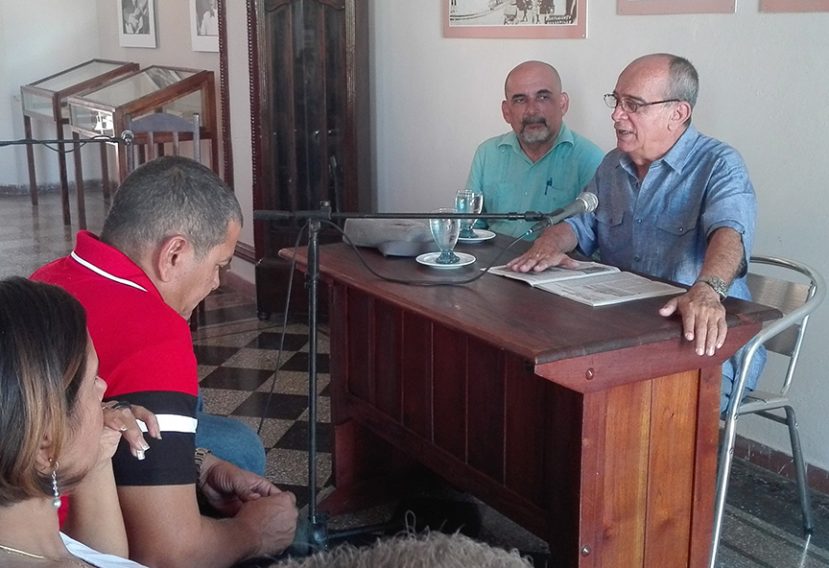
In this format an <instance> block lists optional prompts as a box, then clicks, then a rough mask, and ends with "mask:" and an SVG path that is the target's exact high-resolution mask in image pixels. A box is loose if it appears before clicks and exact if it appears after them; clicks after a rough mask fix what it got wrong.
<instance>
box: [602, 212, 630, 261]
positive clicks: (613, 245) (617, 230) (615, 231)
mask: <svg viewBox="0 0 829 568" xmlns="http://www.w3.org/2000/svg"><path fill="white" fill-rule="evenodd" d="M595 215H596V233H597V234H596V237H597V239H598V240H597V243H601V245H600V247H599V248H600V251H601V255H602V258H608V259H615V258H619V257H618V255H619V254H620V253H623V252H624V251H625V250H628V249H630V234H629V228H626V227H625V223H624V220H625V212H624V210H613V209H611V208H601V207H600V208H599V209H598V210H597V211H596V213H595Z"/></svg>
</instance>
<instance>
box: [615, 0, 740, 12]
mask: <svg viewBox="0 0 829 568" xmlns="http://www.w3.org/2000/svg"><path fill="white" fill-rule="evenodd" d="M735 4H736V0H616V13H617V14H623V15H645V14H733V13H734V10H735Z"/></svg>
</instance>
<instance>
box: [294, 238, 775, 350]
mask: <svg viewBox="0 0 829 568" xmlns="http://www.w3.org/2000/svg"><path fill="white" fill-rule="evenodd" d="M510 242H511V239H508V238H506V237H503V236H500V235H499V236H498V237H496V238H495V239H492V240H490V241H486V242H484V243H480V244H459V245H458V247H457V248H456V250H457V251H461V252H466V253H469V254H473V255H474V256H475V257H476V258H477V260H476V262H475V263H473V264H471V265H469V266H466V267H462V268H458V269H454V270H441V269H434V268H430V267H428V266H423V265H421V264H418V263H417V262H416V261H415V259H414V258H401V257H383V256H382V255H381V254H380V253H379V252H377V251H376V250H375V249H372V248H358V249H357V252H359V255H360V257H362V259H363V260H364V261H365V264H366V265H368V266H369V267H371V268H372V269H373V270H374V271H375V272H377V273H378V274H379V275H381V276H385V277H390V278H394V279H397V280H406V281H408V282H412V283H419V284H421V285H406V284H402V283H396V282H388V281H385V280H383V279H382V278H381V277H378V276H376V275H374V274H372V273H371V272H370V271H369V270H368V269H367V268H366V267H365V266H364V265H363V264H362V263H361V261H360V259H359V258H358V256H357V252H355V251H354V250H353V249H352V248H351V247H349V246H347V245H346V244H344V243H335V244H329V245H322V246H320V275H321V278H322V279H323V280H325V281H328V282H331V281H336V282H339V283H343V284H346V285H348V286H350V287H353V288H355V289H358V290H362V291H364V292H369V293H371V294H373V295H375V296H376V297H378V298H379V299H382V300H383V301H385V302H389V303H391V304H393V305H397V306H400V307H404V308H406V309H408V310H411V311H412V312H415V313H418V314H420V315H422V316H424V317H428V318H429V319H431V320H433V321H435V322H436V323H439V324H441V325H444V326H446V327H449V328H455V329H458V330H461V331H463V332H464V333H467V334H470V335H473V336H475V337H477V338H478V339H480V340H482V341H485V342H488V343H491V344H493V345H498V346H501V347H502V348H504V349H507V350H509V351H512V352H514V353H517V354H519V355H520V356H521V357H523V358H525V359H527V360H528V361H532V362H534V363H535V365H536V366H543V365H545V364H548V363H553V362H556V361H561V360H564V359H572V358H583V357H585V356H593V355H596V354H601V353H608V352H611V351H614V352H618V351H619V350H629V348H636V347H639V346H644V345H650V344H655V343H664V342H675V343H676V344H677V348H678V349H680V350H681V351H683V352H687V354H688V355H689V357H691V358H693V357H697V358H698V356H696V355H695V354H694V353H693V348H692V347H691V345H690V344H689V343H688V342H686V341H684V340H683V339H682V337H681V322H680V320H679V318H678V317H676V316H674V317H669V318H664V317H662V316H660V315H659V314H658V313H657V310H658V309H659V308H660V307H661V306H662V305H663V304H664V303H665V302H666V301H667V298H666V297H661V298H648V299H644V300H637V301H633V302H627V303H623V304H618V305H615V306H606V307H600V308H592V307H590V306H586V305H583V304H580V303H578V302H575V301H572V300H568V299H566V298H562V297H559V296H556V295H555V294H551V293H549V292H545V291H543V290H537V289H535V288H533V287H532V286H530V285H529V284H526V283H524V282H521V281H518V280H512V279H509V278H504V277H502V276H496V275H493V274H485V275H483V276H482V277H481V278H479V279H478V280H476V281H474V282H471V283H466V284H462V283H460V282H462V281H463V280H465V279H468V278H470V277H473V276H475V275H477V274H478V273H480V271H481V269H483V268H485V267H487V266H489V264H490V263H491V262H493V261H494V263H495V265H499V264H504V263H506V262H507V261H509V260H511V259H512V258H514V257H515V256H517V254H518V251H520V250H522V249H525V248H526V247H527V246H528V244H527V243H523V242H521V243H518V245H517V246H515V247H513V248H512V249H509V250H505V247H506V246H507V245H508V244H509V243H510ZM293 253H294V249H282V250H281V251H280V252H279V254H280V256H282V257H283V258H288V259H290V258H292V257H293ZM499 255H500V256H499ZM296 259H297V263H298V264H299V265H300V267H301V268H302V269H303V270H304V268H305V264H306V263H307V250H306V249H305V248H301V249H298V250H297V254H296ZM438 282H444V283H453V282H454V283H456V284H455V285H441V286H436V285H434V284H435V283H438ZM422 284H429V285H422ZM725 305H726V308H727V310H728V325H729V343H732V341H731V337H732V335H733V336H735V337H734V339H735V340H738V341H739V342H740V343H739V344H738V345H736V346H733V348H732V349H730V352H729V349H728V348H727V347H728V346H726V348H725V349H723V350H722V351H723V356H717V357H714V358H712V360H711V362H712V363H716V364H719V363H720V362H721V361H722V360H723V359H724V358H725V357H726V356H730V355H731V353H733V351H734V350H736V348H738V347H739V345H742V344H743V343H745V341H747V340H748V339H749V338H750V337H751V336H752V335H753V334H754V333H756V331H757V330H758V329H759V326H760V322H762V321H765V320H771V319H775V318H778V317H780V313H779V312H778V311H777V310H774V309H772V308H768V307H766V306H762V305H759V304H754V303H751V302H745V301H741V300H736V299H733V298H729V299H727V300H726V301H725ZM331 309H332V310H336V309H337V306H336V305H334V306H331ZM740 328H745V329H743V330H742V332H740ZM718 355H719V354H718ZM694 366H699V364H698V363H697V364H696V365H694Z"/></svg>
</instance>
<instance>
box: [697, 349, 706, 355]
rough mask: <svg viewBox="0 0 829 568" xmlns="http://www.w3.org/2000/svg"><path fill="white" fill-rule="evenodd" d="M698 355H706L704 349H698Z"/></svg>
mask: <svg viewBox="0 0 829 568" xmlns="http://www.w3.org/2000/svg"><path fill="white" fill-rule="evenodd" d="M697 355H705V350H704V349H697Z"/></svg>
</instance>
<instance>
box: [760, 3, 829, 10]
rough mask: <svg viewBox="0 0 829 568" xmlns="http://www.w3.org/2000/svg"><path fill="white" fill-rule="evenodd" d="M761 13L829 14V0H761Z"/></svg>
mask: <svg viewBox="0 0 829 568" xmlns="http://www.w3.org/2000/svg"><path fill="white" fill-rule="evenodd" d="M760 11H761V12H829V0H760Z"/></svg>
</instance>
